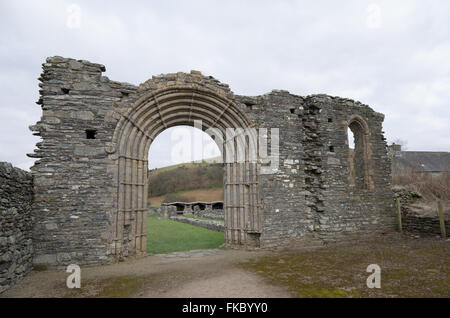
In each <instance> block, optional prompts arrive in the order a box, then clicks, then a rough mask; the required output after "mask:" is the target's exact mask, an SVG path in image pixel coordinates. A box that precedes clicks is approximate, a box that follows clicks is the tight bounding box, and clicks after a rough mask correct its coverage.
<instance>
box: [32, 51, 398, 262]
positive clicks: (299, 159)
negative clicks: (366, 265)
mask: <svg viewBox="0 0 450 318" xmlns="http://www.w3.org/2000/svg"><path fill="white" fill-rule="evenodd" d="M43 70H44V72H43V74H42V75H41V77H40V80H41V83H40V87H41V90H40V94H41V97H40V99H39V101H38V104H40V105H41V107H42V110H43V114H42V118H41V120H40V121H39V122H38V123H37V124H36V125H34V126H32V127H30V128H31V130H32V131H34V132H35V133H36V134H37V135H39V136H41V137H42V142H40V143H38V144H37V147H38V149H37V150H35V153H34V154H31V155H30V156H32V157H36V158H40V159H39V160H38V161H36V163H35V165H34V167H32V172H33V175H34V178H35V185H34V191H35V203H34V206H33V213H34V215H35V216H36V224H35V226H34V229H33V239H34V248H35V258H34V262H35V263H45V264H50V265H64V264H69V263H76V264H80V265H86V264H103V263H110V262H111V261H112V259H113V258H115V257H124V256H127V255H130V254H135V253H140V252H145V246H146V236H145V234H146V223H145V222H146V213H147V206H146V194H147V185H146V180H147V178H146V174H147V168H148V167H147V160H148V159H147V155H148V149H149V147H150V144H151V142H152V141H153V140H154V138H155V137H156V136H157V135H158V134H159V133H160V132H161V131H163V130H164V129H166V128H169V127H172V126H176V125H193V123H194V120H202V122H203V125H204V127H203V128H204V129H208V128H211V127H214V128H218V129H219V130H221V131H224V130H225V129H226V128H248V127H253V128H256V129H259V128H268V130H269V133H270V128H279V132H280V139H279V140H280V142H279V153H280V157H279V162H280V166H279V169H278V171H276V172H275V173H273V174H260V168H261V167H260V164H256V163H249V162H245V163H227V164H225V165H224V169H225V177H224V210H225V240H226V243H227V245H228V246H237V247H240V246H241V247H245V246H252V247H271V246H281V245H285V244H288V243H291V242H296V241H302V242H304V243H305V242H306V244H308V242H311V244H313V243H314V244H315V243H317V242H319V243H321V244H323V243H330V242H342V241H345V240H351V239H354V238H355V237H356V238H361V237H366V236H368V235H370V234H373V233H377V232H380V231H389V230H392V229H394V222H395V213H394V212H393V204H392V192H391V187H390V179H391V177H390V162H389V158H388V156H387V149H386V148H387V145H386V142H385V139H384V137H383V131H382V122H383V119H384V116H383V115H382V114H379V113H377V112H375V111H373V110H372V109H371V108H370V107H368V106H366V105H363V104H361V103H359V102H355V101H352V100H349V99H343V98H338V97H331V96H328V95H312V96H307V97H302V96H297V95H293V94H290V93H289V92H287V91H272V92H271V93H268V94H265V95H262V96H256V97H246V96H236V95H234V94H233V93H232V92H231V91H230V89H229V87H228V85H226V84H222V83H220V82H219V81H217V80H215V79H214V78H213V77H206V76H203V75H202V74H201V73H200V72H197V71H192V72H191V73H190V74H186V73H176V74H167V75H159V76H154V77H152V78H151V79H150V80H148V81H147V82H145V83H143V84H141V85H139V86H138V87H136V86H133V85H131V84H127V83H119V82H114V81H111V80H109V79H108V78H106V77H104V76H102V72H103V71H105V67H104V66H103V65H100V64H94V63H90V62H87V61H76V60H73V59H66V58H61V57H52V58H48V59H47V61H46V63H44V64H43ZM348 127H349V128H350V129H352V131H353V133H354V135H355V143H356V149H355V151H354V155H351V154H350V151H349V147H348V141H347V140H348V138H347V128H348ZM250 137H251V138H253V137H252V136H250ZM92 138H95V139H92ZM269 142H270V138H269ZM270 146H271V145H269V147H268V149H269V150H270ZM150 155H151V154H150ZM350 160H351V161H352V165H351V164H350ZM350 166H353V167H354V172H352V171H353V170H351V168H350Z"/></svg>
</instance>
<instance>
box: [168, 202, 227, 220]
mask: <svg viewBox="0 0 450 318" xmlns="http://www.w3.org/2000/svg"><path fill="white" fill-rule="evenodd" d="M161 214H162V215H163V216H164V217H171V216H175V215H193V216H199V217H204V218H208V219H217V220H224V219H225V213H224V210H223V202H222V201H216V202H171V203H163V204H162V205H161Z"/></svg>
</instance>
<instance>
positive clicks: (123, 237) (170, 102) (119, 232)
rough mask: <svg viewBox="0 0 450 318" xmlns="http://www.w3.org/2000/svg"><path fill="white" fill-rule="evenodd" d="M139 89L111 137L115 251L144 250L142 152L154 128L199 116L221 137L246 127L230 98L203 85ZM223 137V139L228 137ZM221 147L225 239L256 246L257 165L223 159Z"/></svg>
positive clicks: (145, 161)
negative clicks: (221, 133) (115, 191)
mask: <svg viewBox="0 0 450 318" xmlns="http://www.w3.org/2000/svg"><path fill="white" fill-rule="evenodd" d="M139 93H140V94H139V97H138V98H137V99H136V100H135V102H134V103H133V105H132V106H131V107H129V108H127V109H126V110H125V111H122V112H121V118H120V120H119V122H118V124H117V127H116V129H115V132H114V136H113V142H112V145H114V146H113V149H111V150H112V151H111V152H115V153H116V166H117V178H118V180H117V211H116V214H115V218H114V226H113V230H114V239H113V240H114V242H112V246H111V252H112V253H113V254H115V255H131V254H134V253H140V252H145V251H146V245H147V244H146V233H147V229H146V215H147V203H146V202H147V192H148V191H147V190H148V183H147V182H146V180H147V170H148V158H147V156H148V152H149V148H150V145H151V143H152V142H153V140H154V139H155V138H156V136H157V135H158V134H159V133H161V132H162V131H163V130H165V129H167V128H170V127H174V126H179V125H189V126H194V121H201V122H202V129H203V130H204V131H205V130H208V129H210V128H215V129H218V130H220V131H221V132H223V136H224V137H225V136H226V130H227V129H229V128H232V129H241V128H249V127H251V123H250V121H249V119H248V118H247V117H246V115H245V114H244V113H243V112H242V111H241V110H240V109H239V108H238V106H237V105H236V104H235V102H234V101H233V100H232V99H230V98H228V97H226V96H221V95H219V94H217V93H216V92H214V91H212V90H209V89H207V88H203V87H195V86H192V85H185V86H183V85H179V86H169V87H165V88H162V89H159V90H156V91H155V90H153V91H149V92H145V91H144V92H139ZM251 138H254V136H251ZM223 139H224V140H222V142H224V143H225V142H228V143H229V142H230V140H226V141H225V139H227V138H223ZM216 142H217V141H216ZM239 142H242V139H241V138H239V136H237V135H236V136H235V137H234V138H233V140H231V143H233V144H236V143H239ZM244 142H245V139H244ZM222 149H223V152H222V155H223V156H224V161H223V162H224V163H225V175H226V177H225V178H224V204H225V206H224V210H225V243H226V244H227V245H248V246H255V245H256V246H257V245H259V235H260V233H261V228H262V222H261V217H260V213H259V209H258V165H257V163H255V162H250V161H249V160H248V156H247V157H246V158H245V160H244V161H243V162H241V161H239V162H238V161H237V160H234V161H233V162H229V160H228V162H226V160H225V156H226V149H228V148H227V145H225V144H224V146H223V147H222ZM234 158H235V159H236V156H234Z"/></svg>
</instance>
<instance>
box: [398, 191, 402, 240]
mask: <svg viewBox="0 0 450 318" xmlns="http://www.w3.org/2000/svg"><path fill="white" fill-rule="evenodd" d="M397 220H398V230H399V232H400V233H403V227H402V210H401V208H400V199H397Z"/></svg>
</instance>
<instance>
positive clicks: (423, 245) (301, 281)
mask: <svg viewBox="0 0 450 318" xmlns="http://www.w3.org/2000/svg"><path fill="white" fill-rule="evenodd" d="M370 264H378V265H379V266H380V267H381V288H380V289H369V288H368V287H367V285H366V280H367V278H368V276H369V275H370V274H371V273H367V272H366V269H367V266H368V265H370ZM449 264H450V244H449V242H448V241H444V240H439V239H432V238H430V239H428V238H421V239H412V238H408V237H405V236H401V235H393V236H390V237H384V238H380V239H379V240H377V241H374V242H371V243H362V242H360V243H358V244H355V245H353V246H335V247H327V248H321V249H317V250H312V251H295V252H294V251H290V252H283V253H277V254H274V255H270V256H267V257H263V258H258V259H253V260H251V261H249V262H247V263H244V264H243V266H244V267H245V268H247V269H250V270H252V271H254V272H256V273H257V274H258V275H261V276H262V277H264V278H265V279H266V280H267V281H268V282H269V283H271V284H274V285H280V286H283V287H286V288H287V289H288V290H289V291H290V292H291V293H292V295H293V296H294V297H300V298H305V297H306V298H316V297H320V298H335V297H336V298H342V297H351V298H353V297H389V298H390V297H408V298H413V297H446V298H447V297H450V288H449V286H450V266H449Z"/></svg>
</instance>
